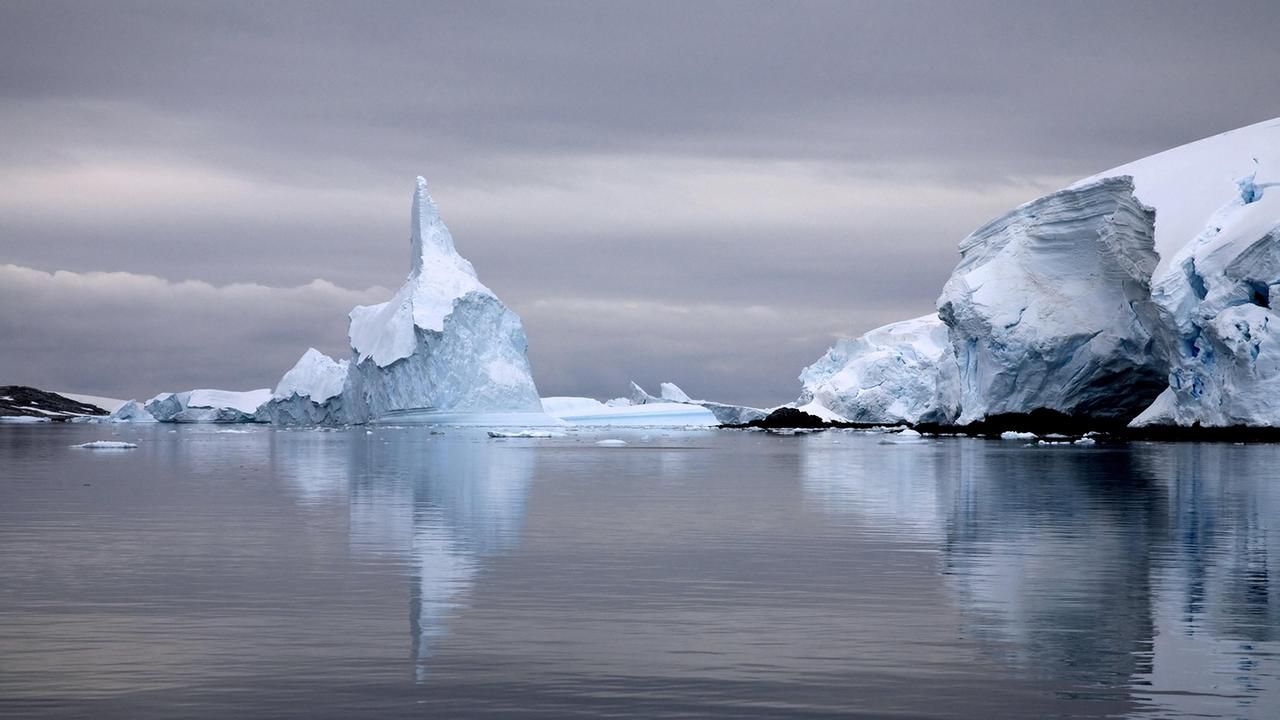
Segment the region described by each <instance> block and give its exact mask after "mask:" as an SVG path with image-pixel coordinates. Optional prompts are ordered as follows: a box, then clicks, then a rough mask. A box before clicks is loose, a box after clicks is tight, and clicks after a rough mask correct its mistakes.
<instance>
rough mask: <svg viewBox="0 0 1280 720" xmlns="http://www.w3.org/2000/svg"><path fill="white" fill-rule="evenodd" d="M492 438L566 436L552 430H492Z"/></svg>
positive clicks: (490, 435)
mask: <svg viewBox="0 0 1280 720" xmlns="http://www.w3.org/2000/svg"><path fill="white" fill-rule="evenodd" d="M489 437H491V438H553V437H564V433H556V432H551V431H550V430H490V431H489Z"/></svg>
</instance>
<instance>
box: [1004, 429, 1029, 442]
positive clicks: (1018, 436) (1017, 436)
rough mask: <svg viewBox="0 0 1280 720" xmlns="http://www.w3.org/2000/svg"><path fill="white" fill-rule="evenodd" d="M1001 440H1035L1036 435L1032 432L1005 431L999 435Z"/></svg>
mask: <svg viewBox="0 0 1280 720" xmlns="http://www.w3.org/2000/svg"><path fill="white" fill-rule="evenodd" d="M1000 439H1001V440H1035V439H1036V434H1035V433H1032V432H1017V431H1015V430H1005V431H1004V432H1002V433H1000Z"/></svg>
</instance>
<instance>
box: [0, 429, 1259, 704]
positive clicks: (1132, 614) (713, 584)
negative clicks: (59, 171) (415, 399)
mask: <svg viewBox="0 0 1280 720" xmlns="http://www.w3.org/2000/svg"><path fill="white" fill-rule="evenodd" d="M236 429H238V430H247V432H241V433H218V432H216V429H214V428H209V427H205V426H195V425H186V426H165V425H145V426H144V425H137V426H115V427H111V428H110V431H111V432H112V433H118V435H115V434H113V435H110V436H109V437H110V439H112V440H119V441H125V442H133V443H136V444H138V446H139V447H138V449H136V450H127V451H120V452H103V451H86V450H77V449H72V448H71V447H70V446H71V445H74V444H79V443H83V442H88V441H92V440H97V439H105V438H107V437H108V436H107V435H104V426H101V425H97V426H95V425H66V424H62V423H54V424H52V425H39V426H25V427H17V426H15V427H5V428H3V429H0V468H3V471H0V577H2V578H4V583H3V592H0V638H3V642H0V668H3V671H2V672H0V716H4V717H15V718H23V719H24V720H44V719H46V718H69V717H76V718H172V717H181V718H187V719H190V720H206V719H214V718H216V719H218V720H222V719H224V718H227V717H228V708H229V707H233V706H234V709H235V711H236V712H237V713H238V714H239V715H240V716H244V717H305V718H308V719H311V720H330V719H333V720H338V719H341V720H363V719H364V718H378V719H379V720H383V719H385V718H419V719H420V718H472V717H490V718H494V717H506V716H509V715H511V714H512V711H513V708H518V709H519V713H518V715H519V716H520V717H522V718H533V719H537V720H541V719H543V718H547V719H555V720H561V719H563V718H565V717H566V716H567V715H568V716H582V717H610V718H644V719H645V720H652V719H653V718H675V717H698V718H734V719H735V720H740V719H742V718H784V717H785V718H806V719H809V720H826V719H831V720H834V719H835V718H884V717H910V718H932V719H936V720H970V719H972V718H984V719H991V720H1015V719H1016V720H1024V719H1025V718H1041V717H1046V718H1064V719H1065V718H1096V719H1097V720H1102V719H1103V718H1106V719H1108V720H1113V719H1116V718H1131V719H1132V720H1139V719H1140V718H1161V719H1162V720H1163V719H1165V718H1171V719H1177V720H1182V719H1190V718H1197V719H1198V720H1203V719H1204V718H1232V719H1244V720H1274V717H1275V708H1276V707H1278V706H1280V587H1278V586H1277V583H1278V582H1280V528H1278V527H1277V522H1278V519H1280V487H1277V484H1276V483H1275V482H1274V479H1273V476H1274V468H1276V467H1277V466H1280V446H1278V445H1268V444H1257V445H1249V446H1233V445H1231V444H1221V445H1203V444H1174V445H1170V444H1154V443H1151V444H1148V443H1132V444H1103V443H1099V444H1098V445H1097V446H1096V447H1092V448H1090V447H1072V446H1050V447H1031V448H1024V447H1022V446H1021V444H1020V443H1012V442H999V441H984V440H975V439H966V438H930V439H928V440H927V441H916V442H915V443H898V444H888V445H881V444H880V441H881V440H882V439H884V438H885V436H884V435H880V434H874V435H869V434H864V433H860V432H839V431H834V432H833V431H826V432H821V433H815V434H809V435H797V436H794V437H782V436H776V435H772V434H768V433H763V432H761V433H747V432H729V431H723V432H722V431H713V430H702V431H690V432H683V431H676V430H661V431H658V430H652V429H641V430H634V431H632V430H625V429H620V428H610V429H608V430H607V431H603V432H600V433H594V434H593V433H591V432H590V431H587V430H582V429H580V430H575V431H573V432H570V433H567V436H566V437H563V438H544V439H537V440H497V439H491V438H489V437H488V436H487V434H486V432H485V431H484V430H480V429H475V430H456V431H455V430H452V429H446V430H444V431H443V432H444V434H433V431H431V430H428V429H427V428H421V427H415V428H395V427H381V426H380V427H374V428H371V429H372V433H370V432H369V430H370V429H366V428H352V429H336V430H335V429H327V430H324V431H321V430H297V429H282V428H275V427H271V426H249V427H241V428H236ZM171 431H172V432H171ZM601 439H618V440H623V441H624V442H626V443H627V445H625V446H623V447H621V448H610V447H598V446H596V445H595V444H594V443H595V441H597V440H601ZM140 688H145V691H140V690H139V689H140Z"/></svg>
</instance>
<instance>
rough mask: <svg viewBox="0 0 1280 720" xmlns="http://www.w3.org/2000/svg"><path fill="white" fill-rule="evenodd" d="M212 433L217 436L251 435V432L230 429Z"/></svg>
mask: <svg viewBox="0 0 1280 720" xmlns="http://www.w3.org/2000/svg"><path fill="white" fill-rule="evenodd" d="M214 432H215V433H217V434H219V435H228V434H229V435H244V434H245V433H251V432H253V431H252V430H231V429H227V430H215V431H214Z"/></svg>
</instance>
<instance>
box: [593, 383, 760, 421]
mask: <svg viewBox="0 0 1280 720" xmlns="http://www.w3.org/2000/svg"><path fill="white" fill-rule="evenodd" d="M630 400H631V402H630V404H631V405H632V406H638V405H653V404H669V403H676V404H681V405H698V406H700V407H703V408H706V409H707V410H708V411H710V412H711V414H712V415H714V416H715V418H716V420H717V421H718V422H719V423H720V424H721V425H741V424H745V423H749V422H751V421H752V420H762V419H764V417H765V416H767V415H768V414H769V411H768V410H762V409H760V408H753V407H747V406H745V405H729V404H727V403H720V402H713V401H711V400H694V399H693V398H691V397H689V395H688V393H686V392H685V391H684V390H681V389H680V386H679V385H676V384H675V383H671V382H664V383H659V385H658V396H657V397H654V396H653V395H650V394H649V393H647V392H645V389H644V388H642V387H640V385H638V384H637V383H634V382H633V383H631V398H630ZM609 402H610V403H618V402H620V399H619V400H610V401H609Z"/></svg>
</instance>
